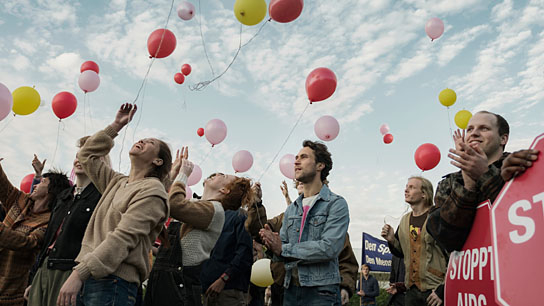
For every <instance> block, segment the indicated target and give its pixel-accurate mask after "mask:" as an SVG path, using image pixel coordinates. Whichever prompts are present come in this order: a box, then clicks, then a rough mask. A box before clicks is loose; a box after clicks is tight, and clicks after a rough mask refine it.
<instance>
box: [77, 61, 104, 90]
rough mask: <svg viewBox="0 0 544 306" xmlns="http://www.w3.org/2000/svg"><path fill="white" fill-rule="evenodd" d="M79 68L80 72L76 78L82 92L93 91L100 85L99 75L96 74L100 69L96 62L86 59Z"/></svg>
mask: <svg viewBox="0 0 544 306" xmlns="http://www.w3.org/2000/svg"><path fill="white" fill-rule="evenodd" d="M79 70H80V72H81V74H80V75H79V79H78V80H77V83H78V84H79V88H81V90H83V92H84V93H88V92H93V91H95V90H96V89H97V88H98V86H99V85H100V77H99V76H98V72H99V71H100V69H99V68H98V64H97V63H95V62H93V61H86V62H84V63H83V64H81V68H80V69H79Z"/></svg>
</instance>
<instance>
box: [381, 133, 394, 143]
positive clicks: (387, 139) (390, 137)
mask: <svg viewBox="0 0 544 306" xmlns="http://www.w3.org/2000/svg"><path fill="white" fill-rule="evenodd" d="M392 142H393V134H389V133H387V134H385V135H383V143H385V144H390V143H392Z"/></svg>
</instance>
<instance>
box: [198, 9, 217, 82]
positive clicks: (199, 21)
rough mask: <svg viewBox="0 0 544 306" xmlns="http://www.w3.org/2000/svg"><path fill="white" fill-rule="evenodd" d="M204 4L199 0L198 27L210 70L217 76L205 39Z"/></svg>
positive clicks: (213, 75)
mask: <svg viewBox="0 0 544 306" xmlns="http://www.w3.org/2000/svg"><path fill="white" fill-rule="evenodd" d="M201 9H202V5H200V0H198V27H199V28H200V38H201V40H202V47H203V48H204V54H205V55H206V59H207V60H208V65H210V70H211V71H212V77H215V72H214V71H213V66H212V62H211V61H210V57H209V56H208V51H207V50H206V42H205V41H204V35H203V34H202V11H201Z"/></svg>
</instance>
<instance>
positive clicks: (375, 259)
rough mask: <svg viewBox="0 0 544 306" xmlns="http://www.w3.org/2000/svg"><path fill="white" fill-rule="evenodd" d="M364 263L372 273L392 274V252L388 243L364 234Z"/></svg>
mask: <svg viewBox="0 0 544 306" xmlns="http://www.w3.org/2000/svg"><path fill="white" fill-rule="evenodd" d="M361 258H362V259H363V263H366V264H367V265H369V266H370V271H381V272H391V258H392V255H391V251H389V246H388V245H387V241H385V240H381V239H378V238H376V237H374V236H371V235H369V234H367V233H363V257H361Z"/></svg>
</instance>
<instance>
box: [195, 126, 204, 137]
mask: <svg viewBox="0 0 544 306" xmlns="http://www.w3.org/2000/svg"><path fill="white" fill-rule="evenodd" d="M196 134H197V135H198V136H200V137H202V136H204V129H203V128H198V130H196Z"/></svg>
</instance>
